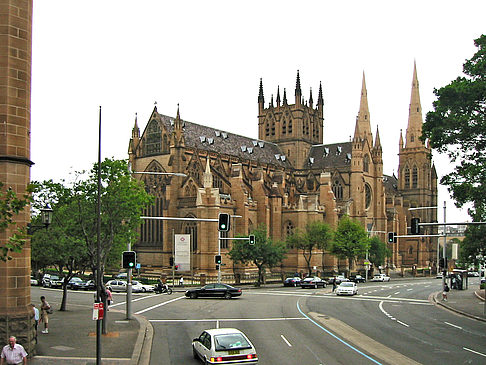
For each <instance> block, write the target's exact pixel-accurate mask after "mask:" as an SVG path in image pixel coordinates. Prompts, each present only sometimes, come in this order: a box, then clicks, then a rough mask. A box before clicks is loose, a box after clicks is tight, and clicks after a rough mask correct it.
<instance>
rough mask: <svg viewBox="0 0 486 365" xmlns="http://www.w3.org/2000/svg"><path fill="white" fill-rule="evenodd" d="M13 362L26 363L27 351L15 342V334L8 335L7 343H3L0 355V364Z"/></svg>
mask: <svg viewBox="0 0 486 365" xmlns="http://www.w3.org/2000/svg"><path fill="white" fill-rule="evenodd" d="M5 363H7V364H15V365H20V364H23V365H26V364H27V352H25V349H24V347H23V346H22V345H19V344H18V343H17V339H16V338H15V336H10V337H9V339H8V345H5V346H4V347H3V350H2V355H1V357H0V365H3V364H5Z"/></svg>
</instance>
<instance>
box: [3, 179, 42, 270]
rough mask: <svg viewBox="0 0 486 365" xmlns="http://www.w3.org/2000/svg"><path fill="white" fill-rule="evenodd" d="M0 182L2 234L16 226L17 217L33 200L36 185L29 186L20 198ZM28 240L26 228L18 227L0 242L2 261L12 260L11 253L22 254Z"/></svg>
mask: <svg viewBox="0 0 486 365" xmlns="http://www.w3.org/2000/svg"><path fill="white" fill-rule="evenodd" d="M3 187H4V184H3V183H2V182H0V233H3V232H5V231H6V230H7V229H8V228H9V227H11V226H15V224H16V222H15V220H14V218H15V216H16V215H17V214H19V213H20V212H21V211H22V210H23V209H24V208H25V207H26V206H27V205H28V204H29V203H30V202H31V200H32V198H31V195H30V194H31V193H32V192H33V191H34V190H35V185H32V184H31V185H29V186H27V189H26V192H25V194H24V195H23V196H22V197H18V196H17V194H16V193H15V191H13V190H12V189H11V188H7V189H4V188H3ZM26 240H27V235H26V230H25V227H18V228H17V229H16V231H15V232H14V233H13V234H11V235H10V236H9V237H8V238H7V239H6V240H5V241H3V240H2V242H0V260H2V261H7V260H11V259H12V257H11V256H10V252H20V251H22V248H23V246H24V244H25V241H26Z"/></svg>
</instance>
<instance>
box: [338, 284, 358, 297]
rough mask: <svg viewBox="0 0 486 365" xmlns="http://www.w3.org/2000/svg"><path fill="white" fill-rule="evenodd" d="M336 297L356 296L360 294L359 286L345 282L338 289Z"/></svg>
mask: <svg viewBox="0 0 486 365" xmlns="http://www.w3.org/2000/svg"><path fill="white" fill-rule="evenodd" d="M335 293H336V295H355V294H358V286H357V285H356V283H355V282H352V281H345V282H343V283H341V284H339V286H338V287H337V288H336V290H335Z"/></svg>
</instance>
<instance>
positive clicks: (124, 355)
mask: <svg viewBox="0 0 486 365" xmlns="http://www.w3.org/2000/svg"><path fill="white" fill-rule="evenodd" d="M92 316H93V310H92V308H84V307H83V308H81V309H79V310H70V311H65V312H60V311H54V313H53V314H51V315H49V333H48V334H42V333H41V330H42V329H43V326H42V325H41V324H40V325H39V328H38V330H39V334H38V344H37V346H36V350H37V354H36V356H34V357H33V358H32V359H31V360H30V362H29V364H33V365H47V364H66V365H71V364H72V365H88V364H89V365H92V364H96V321H94V320H93V319H92ZM132 317H133V319H131V320H127V319H126V315H125V312H124V311H121V310H118V309H111V310H110V311H109V312H108V317H107V318H108V325H107V330H108V333H107V334H106V335H102V336H101V351H100V354H101V359H102V364H103V365H112V364H113V365H114V364H127V365H138V364H139V365H148V364H149V362H150V350H151V345H152V336H153V328H152V325H151V324H150V323H149V322H148V321H147V320H146V319H145V318H144V317H142V316H138V315H133V316H132Z"/></svg>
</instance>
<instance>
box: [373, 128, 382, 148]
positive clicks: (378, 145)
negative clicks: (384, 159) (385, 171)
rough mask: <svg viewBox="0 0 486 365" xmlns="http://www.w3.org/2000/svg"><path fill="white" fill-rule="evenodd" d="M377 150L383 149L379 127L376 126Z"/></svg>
mask: <svg viewBox="0 0 486 365" xmlns="http://www.w3.org/2000/svg"><path fill="white" fill-rule="evenodd" d="M374 147H375V148H381V141H380V131H379V130H378V126H376V137H375V146H374Z"/></svg>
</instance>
